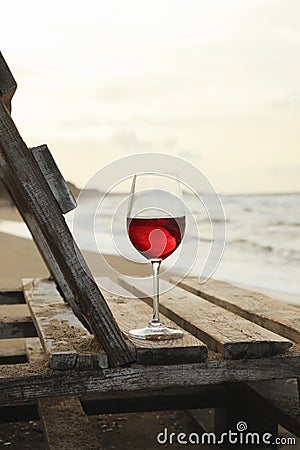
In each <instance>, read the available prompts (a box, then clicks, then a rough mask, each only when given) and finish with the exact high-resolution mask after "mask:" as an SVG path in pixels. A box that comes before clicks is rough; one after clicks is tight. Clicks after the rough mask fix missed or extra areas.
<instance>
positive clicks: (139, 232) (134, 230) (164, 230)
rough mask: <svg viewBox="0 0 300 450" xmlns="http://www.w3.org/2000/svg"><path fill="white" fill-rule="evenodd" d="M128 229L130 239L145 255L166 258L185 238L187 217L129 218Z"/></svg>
mask: <svg viewBox="0 0 300 450" xmlns="http://www.w3.org/2000/svg"><path fill="white" fill-rule="evenodd" d="M127 229H128V235H129V239H130V241H131V242H132V244H133V246H134V247H135V248H136V249H137V250H138V251H139V252H140V253H142V255H143V256H145V257H146V258H148V259H165V258H167V257H168V256H169V255H171V253H173V252H174V250H176V248H177V247H178V245H179V244H180V242H181V240H182V238H183V234H184V229H185V217H175V218H173V217H163V218H160V219H153V218H149V219H147V218H146V219H144V218H133V219H131V218H128V219H127Z"/></svg>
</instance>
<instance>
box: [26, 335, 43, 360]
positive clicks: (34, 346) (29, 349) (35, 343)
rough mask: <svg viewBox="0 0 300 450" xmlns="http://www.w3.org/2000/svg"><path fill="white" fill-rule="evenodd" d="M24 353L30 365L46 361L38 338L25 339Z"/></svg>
mask: <svg viewBox="0 0 300 450" xmlns="http://www.w3.org/2000/svg"><path fill="white" fill-rule="evenodd" d="M25 352H26V355H27V359H28V361H29V362H30V363H36V362H41V361H46V360H47V355H46V353H45V352H44V349H43V347H42V344H41V341H40V339H39V338H38V337H35V338H26V340H25Z"/></svg>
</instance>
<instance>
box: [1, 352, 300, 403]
mask: <svg viewBox="0 0 300 450" xmlns="http://www.w3.org/2000/svg"><path fill="white" fill-rule="evenodd" d="M299 374H300V347H299V345H294V346H293V347H292V348H290V349H289V350H287V352H286V353H284V354H281V355H277V356H273V357H268V358H258V359H244V360H224V359H219V360H216V356H215V355H210V354H209V359H208V360H207V361H203V362H200V363H195V364H179V365H178V364H175V365H173V366H172V367H170V366H169V365H163V366H147V367H141V366H137V367H122V368H115V369H113V368H111V369H103V370H98V371H97V370H94V371H92V372H90V371H76V370H73V371H55V372H54V373H53V372H51V371H49V370H48V369H47V368H45V367H40V366H39V365H37V366H34V365H30V364H15V365H13V366H6V367H1V366H0V392H1V396H0V402H2V403H5V402H7V401H20V400H23V401H25V400H31V399H35V398H40V397H52V396H64V395H83V394H89V393H90V394H92V393H101V392H102V393H112V394H115V393H116V392H136V391H141V390H147V391H148V392H149V393H150V392H154V391H155V390H156V391H157V390H160V389H167V388H168V389H169V388H177V387H180V388H182V386H183V385H184V386H185V387H188V386H202V385H209V384H219V383H223V382H239V381H242V382H243V381H247V382H250V381H259V380H272V379H283V378H297V377H299Z"/></svg>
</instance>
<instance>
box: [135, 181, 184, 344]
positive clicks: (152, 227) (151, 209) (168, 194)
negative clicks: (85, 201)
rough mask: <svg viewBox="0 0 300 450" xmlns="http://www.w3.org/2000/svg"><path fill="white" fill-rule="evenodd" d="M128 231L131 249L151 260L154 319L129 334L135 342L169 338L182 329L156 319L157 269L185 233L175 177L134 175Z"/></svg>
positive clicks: (182, 207)
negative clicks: (168, 325) (170, 326)
mask: <svg viewBox="0 0 300 450" xmlns="http://www.w3.org/2000/svg"><path fill="white" fill-rule="evenodd" d="M127 231H128V236H129V239H130V241H131V243H132V244H133V246H134V247H135V248H136V250H138V252H139V253H140V254H141V255H143V256H144V257H145V258H147V259H148V260H150V261H151V264H152V269H153V317H152V320H151V322H150V323H149V324H148V326H146V327H144V328H140V329H134V330H131V331H129V334H130V336H132V337H135V338H138V339H171V338H179V337H181V336H182V335H183V331H182V330H177V329H173V328H168V327H166V326H165V325H163V324H162V323H161V322H160V318H159V269H160V265H161V262H162V260H164V259H166V258H167V257H168V256H170V255H171V254H172V253H173V252H174V251H175V250H176V249H177V247H178V246H179V245H180V243H181V240H182V238H183V235H184V231H185V208H184V204H183V200H182V192H181V186H180V184H179V181H178V178H177V176H176V175H174V174H173V175H172V174H153V173H145V174H141V175H134V177H133V181H132V187H131V195H130V198H129V205H128V213H127Z"/></svg>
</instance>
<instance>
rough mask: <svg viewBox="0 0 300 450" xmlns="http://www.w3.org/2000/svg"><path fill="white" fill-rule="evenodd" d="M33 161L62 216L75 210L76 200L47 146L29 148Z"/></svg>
mask: <svg viewBox="0 0 300 450" xmlns="http://www.w3.org/2000/svg"><path fill="white" fill-rule="evenodd" d="M31 152H32V154H33V157H34V159H35V160H36V162H37V165H38V166H39V168H40V170H41V172H42V174H43V175H44V177H45V180H46V181H47V183H48V186H49V188H50V190H51V192H52V194H53V195H54V197H55V199H56V201H57V203H58V206H59V207H60V209H61V211H62V213H63V214H66V213H67V212H69V211H72V210H73V209H74V208H76V200H75V198H74V197H73V194H72V192H71V191H70V189H69V186H68V185H67V183H66V181H65V179H64V178H63V176H62V174H61V172H60V170H59V168H58V167H57V164H56V162H55V161H54V159H53V156H52V155H51V153H50V150H49V148H48V147H47V145H39V146H38V147H34V148H31Z"/></svg>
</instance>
